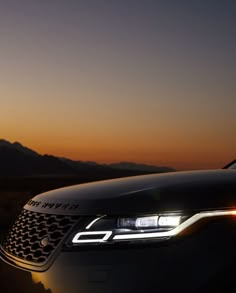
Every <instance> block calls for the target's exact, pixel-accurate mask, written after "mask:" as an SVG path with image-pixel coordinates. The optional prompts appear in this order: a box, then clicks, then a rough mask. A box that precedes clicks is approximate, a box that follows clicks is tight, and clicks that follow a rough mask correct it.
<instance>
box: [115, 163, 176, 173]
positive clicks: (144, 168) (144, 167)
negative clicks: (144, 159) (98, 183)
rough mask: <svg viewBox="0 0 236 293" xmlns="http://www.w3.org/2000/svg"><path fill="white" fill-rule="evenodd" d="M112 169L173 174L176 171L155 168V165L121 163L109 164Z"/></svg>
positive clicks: (162, 167)
mask: <svg viewBox="0 0 236 293" xmlns="http://www.w3.org/2000/svg"><path fill="white" fill-rule="evenodd" d="M109 166H110V167H112V168H115V169H122V170H139V171H145V172H154V173H159V172H172V171H175V170H174V169H173V168H170V167H164V166H160V167H158V166H153V165H146V164H137V163H132V162H120V163H113V164H109Z"/></svg>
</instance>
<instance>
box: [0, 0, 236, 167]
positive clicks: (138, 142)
mask: <svg viewBox="0 0 236 293" xmlns="http://www.w3.org/2000/svg"><path fill="white" fill-rule="evenodd" d="M235 54H236V1H234V0H232V1H230V0H221V1H218V0H212V1H210V0H186V1H182V0H172V1H171V0H153V1H152V0H64V1H61V0H40V1H39V0H29V1H25V0H20V1H19V0H14V1H13V0H0V74H1V76H0V137H1V138H4V139H7V140H9V141H11V142H13V141H19V142H21V143H22V144H24V145H26V146H28V147H30V148H32V149H34V150H36V151H38V152H40V153H50V154H54V155H57V156H65V157H69V158H72V159H78V160H91V161H97V162H117V161H135V162H140V163H149V164H155V165H168V166H171V167H174V168H177V169H196V168H214V167H221V166H222V165H224V164H226V163H227V162H228V161H230V160H233V159H236V131H235V126H236V119H235V118H236V82H235V77H236V57H235Z"/></svg>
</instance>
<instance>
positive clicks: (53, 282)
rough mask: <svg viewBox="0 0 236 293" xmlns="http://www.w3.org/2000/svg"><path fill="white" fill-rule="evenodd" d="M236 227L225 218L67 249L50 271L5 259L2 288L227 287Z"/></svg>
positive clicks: (104, 292)
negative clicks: (190, 229)
mask: <svg viewBox="0 0 236 293" xmlns="http://www.w3.org/2000/svg"><path fill="white" fill-rule="evenodd" d="M235 226H236V225H235V222H232V221H231V220H229V219H225V220H224V221H222V220H221V221H215V222H214V223H211V224H210V225H205V226H204V227H203V228H201V229H200V230H199V231H197V233H193V234H191V235H187V236H183V237H181V239H176V240H174V241H172V240H171V241H166V242H162V243H156V244H152V245H144V246H143V245H139V246H130V245H127V246H120V247H119V246H114V248H112V247H111V248H109V249H106V248H101V247H100V248H88V249H81V250H77V251H65V250H64V251H63V250H62V251H61V252H60V253H59V254H58V256H57V257H56V259H55V261H54V262H53V264H52V265H51V266H50V267H49V269H48V270H46V271H45V272H29V271H23V270H21V269H18V268H14V267H12V266H9V265H8V264H6V263H4V262H1V264H0V271H1V292H10V293H11V292H12V293H13V292H14V293H15V292H24V293H28V292H29V293H43V292H44V293H45V292H47V293H50V292H51V293H78V292H81V293H108V292H109V293H111V292H113V293H118V292H124V293H126V292H127V293H128V292H129V293H132V292H135V293H138V292H142V293H143V292H145V291H146V292H152V291H153V290H155V291H156V292H188V293H189V292H201V293H202V292H213V291H214V292H221V291H217V290H220V288H221V287H222V288H224V290H223V291H222V292H227V287H226V286H229V285H232V284H231V282H232V280H233V279H234V263H235V260H236V257H235V253H234V251H235V243H236V236H235V234H236V233H235V232H234V231H235V228H236V227H235ZM219 231H220V233H219ZM2 258H4V257H3V255H2ZM234 289H235V288H234ZM204 290H205V291H204Z"/></svg>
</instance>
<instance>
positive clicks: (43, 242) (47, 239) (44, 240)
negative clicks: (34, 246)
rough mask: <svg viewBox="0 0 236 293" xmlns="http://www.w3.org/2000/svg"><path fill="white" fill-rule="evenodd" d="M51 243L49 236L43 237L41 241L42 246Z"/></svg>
mask: <svg viewBox="0 0 236 293" xmlns="http://www.w3.org/2000/svg"><path fill="white" fill-rule="evenodd" d="M48 244H49V238H48V237H44V238H43V239H41V241H40V245H41V246H42V247H45V246H47V245H48Z"/></svg>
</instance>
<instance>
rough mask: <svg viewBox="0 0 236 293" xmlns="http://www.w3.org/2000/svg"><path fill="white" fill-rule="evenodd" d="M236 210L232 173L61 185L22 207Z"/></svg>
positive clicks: (86, 211) (117, 211) (88, 211)
mask: <svg viewBox="0 0 236 293" xmlns="http://www.w3.org/2000/svg"><path fill="white" fill-rule="evenodd" d="M229 207H230V208H236V171H235V170H206V171H205V170H204V171H189V172H171V173H164V174H163V173H162V174H151V175H143V176H133V177H128V178H121V179H113V180H105V181H99V182H93V183H86V184H80V185H75V186H70V187H64V188H60V189H56V190H52V191H49V192H45V193H42V194H39V195H37V196H35V197H34V198H33V199H31V200H30V201H29V202H28V203H27V204H26V205H25V207H24V208H25V209H27V210H31V211H35V212H40V213H50V214H52V213H53V214H63V215H133V214H135V215H142V214H147V213H149V214H151V213H158V212H162V213H163V212H172V211H175V212H176V211H183V210H185V211H186V210H189V211H190V210H206V209H222V208H229Z"/></svg>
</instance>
